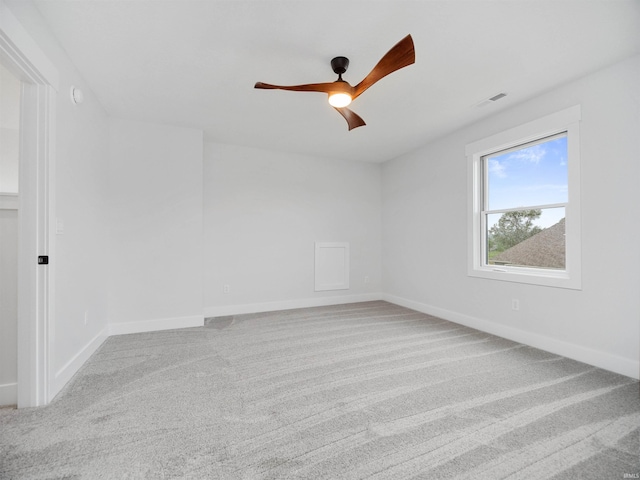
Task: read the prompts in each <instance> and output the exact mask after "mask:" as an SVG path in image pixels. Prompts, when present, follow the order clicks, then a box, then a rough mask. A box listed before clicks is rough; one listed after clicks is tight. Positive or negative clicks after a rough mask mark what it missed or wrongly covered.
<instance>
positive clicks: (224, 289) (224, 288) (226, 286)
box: [222, 283, 231, 293]
mask: <svg viewBox="0 0 640 480" xmlns="http://www.w3.org/2000/svg"><path fill="white" fill-rule="evenodd" d="M230 292H231V287H230V286H229V284H228V283H225V284H224V285H223V286H222V293H230Z"/></svg>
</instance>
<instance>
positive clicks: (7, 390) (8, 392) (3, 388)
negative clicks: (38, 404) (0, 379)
mask: <svg viewBox="0 0 640 480" xmlns="http://www.w3.org/2000/svg"><path fill="white" fill-rule="evenodd" d="M17 400H18V384H17V383H5V384H4V385H0V407H8V406H11V405H16V403H17Z"/></svg>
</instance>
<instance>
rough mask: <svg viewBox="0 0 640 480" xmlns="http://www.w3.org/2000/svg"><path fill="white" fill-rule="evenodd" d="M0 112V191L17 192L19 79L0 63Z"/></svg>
mask: <svg viewBox="0 0 640 480" xmlns="http://www.w3.org/2000/svg"><path fill="white" fill-rule="evenodd" d="M0 112H2V113H1V114H0V193H17V192H18V146H19V143H20V131H19V128H20V80H19V79H18V78H17V77H16V76H15V75H13V74H12V73H11V72H10V71H9V70H7V69H6V68H4V67H3V66H2V65H1V64H0Z"/></svg>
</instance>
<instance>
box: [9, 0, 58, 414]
mask: <svg viewBox="0 0 640 480" xmlns="http://www.w3.org/2000/svg"><path fill="white" fill-rule="evenodd" d="M0 20H1V21H0V65H2V68H3V69H5V70H7V71H8V72H9V73H10V74H11V75H13V76H14V77H15V78H16V79H18V80H19V83H20V101H19V105H20V108H19V127H18V130H19V143H18V152H19V154H18V158H19V159H18V164H19V166H18V172H17V173H18V179H17V181H18V188H17V193H18V195H17V196H16V197H17V200H16V201H17V207H16V211H17V215H16V216H17V227H16V229H17V282H15V283H14V287H16V296H17V328H16V336H17V341H16V343H15V345H16V369H15V373H16V379H15V380H16V384H15V386H14V387H12V388H13V389H14V390H15V397H16V398H15V401H16V403H17V406H18V407H19V408H20V407H35V406H40V405H45V404H47V403H48V402H50V401H51V398H50V388H49V378H51V375H50V364H51V362H50V356H51V340H52V338H51V335H50V322H51V321H52V318H53V295H52V291H53V288H54V285H53V278H54V277H53V272H52V270H51V268H52V267H53V266H54V265H51V264H49V265H46V266H45V265H39V264H38V258H39V256H51V255H52V253H53V246H54V244H53V240H54V238H53V237H52V235H51V232H50V229H49V224H50V219H51V218H54V205H53V198H54V191H53V187H54V182H53V177H52V173H53V171H54V168H53V159H54V156H53V152H54V150H53V145H54V141H53V131H54V123H55V98H56V89H57V86H58V71H57V69H56V68H55V67H54V66H53V64H52V63H51V62H50V61H49V60H48V59H47V57H46V56H45V55H44V53H43V52H42V51H41V50H40V49H39V47H38V46H37V44H36V43H35V41H34V40H33V39H32V38H31V36H30V35H29V34H28V33H27V32H26V30H25V29H24V27H23V26H22V25H21V24H20V22H18V20H17V19H16V18H15V17H14V16H13V14H12V12H11V10H9V9H8V7H7V6H6V5H5V4H4V3H2V2H0Z"/></svg>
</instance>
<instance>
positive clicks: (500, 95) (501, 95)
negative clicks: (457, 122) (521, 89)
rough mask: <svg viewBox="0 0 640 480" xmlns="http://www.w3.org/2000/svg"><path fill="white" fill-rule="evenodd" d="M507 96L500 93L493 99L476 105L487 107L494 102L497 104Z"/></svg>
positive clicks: (490, 98)
mask: <svg viewBox="0 0 640 480" xmlns="http://www.w3.org/2000/svg"><path fill="white" fill-rule="evenodd" d="M506 96H507V94H506V93H498V94H496V95H494V96H493V97H489V98H487V99H485V100H482V101H481V102H480V103H477V104H476V107H484V106H485V105H489V104H491V103H493V102H497V101H498V100H500V99H501V98H504V97H506Z"/></svg>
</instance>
